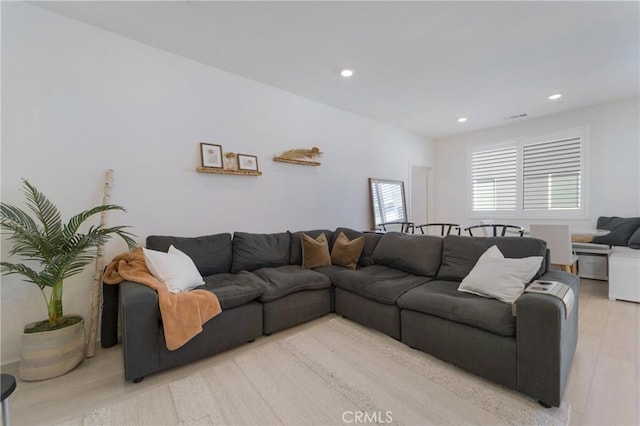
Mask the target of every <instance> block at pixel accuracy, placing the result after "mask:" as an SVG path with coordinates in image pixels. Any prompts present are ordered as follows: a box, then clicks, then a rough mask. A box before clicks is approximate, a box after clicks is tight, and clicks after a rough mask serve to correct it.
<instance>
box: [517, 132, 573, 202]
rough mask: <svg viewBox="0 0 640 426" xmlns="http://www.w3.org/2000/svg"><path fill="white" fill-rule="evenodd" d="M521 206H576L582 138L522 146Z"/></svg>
mask: <svg viewBox="0 0 640 426" xmlns="http://www.w3.org/2000/svg"><path fill="white" fill-rule="evenodd" d="M522 161H523V165H522V167H523V208H524V210H571V209H580V204H581V197H580V193H581V191H580V184H581V173H582V138H580V137H574V138H567V139H561V140H554V141H548V142H542V143H535V144H529V145H524V146H523V157H522Z"/></svg>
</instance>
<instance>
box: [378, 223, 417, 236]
mask: <svg viewBox="0 0 640 426" xmlns="http://www.w3.org/2000/svg"><path fill="white" fill-rule="evenodd" d="M390 225H400V232H403V233H405V234H413V233H414V232H415V224H414V223H413V222H402V221H397V222H385V223H379V224H378V226H380V227H381V228H382V230H383V231H384V232H387V231H388V229H387V226H390Z"/></svg>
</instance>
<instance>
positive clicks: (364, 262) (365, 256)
mask: <svg viewBox="0 0 640 426" xmlns="http://www.w3.org/2000/svg"><path fill="white" fill-rule="evenodd" d="M347 236H348V235H347ZM362 236H363V237H364V247H363V248H362V253H360V260H358V266H361V267H364V266H371V265H373V264H374V262H373V252H374V251H375V250H376V247H378V243H379V242H380V240H381V239H382V237H383V236H384V235H383V234H377V233H374V232H365V233H363V234H362Z"/></svg>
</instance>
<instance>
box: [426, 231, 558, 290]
mask: <svg viewBox="0 0 640 426" xmlns="http://www.w3.org/2000/svg"><path fill="white" fill-rule="evenodd" d="M493 245H496V246H498V249H500V251H501V252H502V254H503V255H504V257H509V258H516V259H518V258H523V257H530V256H543V257H545V259H546V255H547V243H545V242H544V241H542V240H539V239H537V238H528V237H462V236H458V235H447V236H446V237H444V240H443V247H442V264H441V265H440V270H439V271H438V279H439V280H447V281H462V280H463V279H464V277H466V276H467V275H469V272H471V269H473V267H474V266H475V264H476V262H477V261H478V259H479V258H480V256H482V254H483V253H484V252H485V251H487V249H488V248H489V247H491V246H493ZM546 268H547V264H546V262H542V265H541V266H540V269H538V272H537V273H536V275H535V276H534V277H533V279H537V278H540V277H541V276H542V274H544V272H545V271H546Z"/></svg>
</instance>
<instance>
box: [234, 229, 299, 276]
mask: <svg viewBox="0 0 640 426" xmlns="http://www.w3.org/2000/svg"><path fill="white" fill-rule="evenodd" d="M290 244H291V237H290V234H289V233H288V232H280V233H277V234H250V233H247V232H234V234H233V262H232V264H231V272H232V273H234V274H235V273H237V272H240V271H249V272H251V271H255V270H256V269H260V268H272V267H276V266H284V265H288V264H289V251H290V247H289V246H290Z"/></svg>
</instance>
